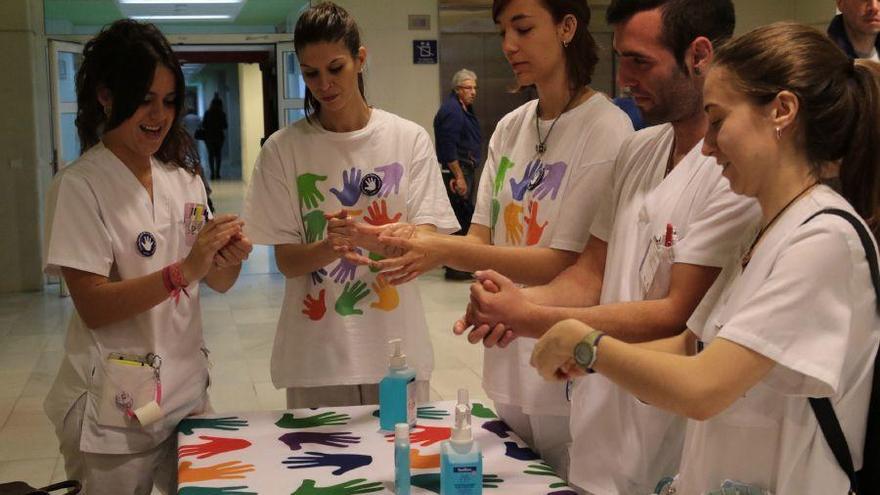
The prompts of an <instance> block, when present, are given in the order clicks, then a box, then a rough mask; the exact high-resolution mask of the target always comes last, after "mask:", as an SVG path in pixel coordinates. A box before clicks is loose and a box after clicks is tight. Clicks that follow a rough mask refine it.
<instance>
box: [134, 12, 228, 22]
mask: <svg viewBox="0 0 880 495" xmlns="http://www.w3.org/2000/svg"><path fill="white" fill-rule="evenodd" d="M131 18H132V19H135V20H138V21H216V20H228V19H231V18H232V16H230V15H225V14H224V15H133V16H131Z"/></svg>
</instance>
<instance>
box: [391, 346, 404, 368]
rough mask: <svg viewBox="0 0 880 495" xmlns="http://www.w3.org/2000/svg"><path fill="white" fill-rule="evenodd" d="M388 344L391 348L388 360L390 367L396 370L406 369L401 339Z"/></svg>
mask: <svg viewBox="0 0 880 495" xmlns="http://www.w3.org/2000/svg"><path fill="white" fill-rule="evenodd" d="M388 343H389V344H390V345H391V346H392V348H393V350H392V352H391V359H390V362H391V367H392V368H394V369H398V370H399V369H403V368H406V354H404V353H403V351H402V350H401V344H403V339H391V340H389V341H388Z"/></svg>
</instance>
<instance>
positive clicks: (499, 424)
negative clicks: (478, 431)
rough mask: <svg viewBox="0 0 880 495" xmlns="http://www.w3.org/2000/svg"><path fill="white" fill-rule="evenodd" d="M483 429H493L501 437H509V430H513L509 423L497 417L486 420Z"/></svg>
mask: <svg viewBox="0 0 880 495" xmlns="http://www.w3.org/2000/svg"><path fill="white" fill-rule="evenodd" d="M483 429H484V430H488V431H491V432H492V433H494V434H496V435H498V437H499V438H508V437H510V435H508V434H507V432H508V431H513V430H511V429H510V427H509V426H507V423H505V422H504V421H501V420H500V419H496V420H494V421H486V422H485V423H483Z"/></svg>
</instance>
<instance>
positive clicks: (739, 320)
mask: <svg viewBox="0 0 880 495" xmlns="http://www.w3.org/2000/svg"><path fill="white" fill-rule="evenodd" d="M825 208H839V209H843V210H848V211H850V212H851V213H853V214H854V215H856V216H858V214H856V213H855V212H854V211H853V209H852V207H851V206H850V205H849V204H848V203H847V202H846V200H844V199H843V198H842V197H841V196H839V195H838V194H837V193H835V192H834V191H832V190H831V189H830V188H827V187H825V186H819V187H816V188H815V189H814V190H813V191H811V192H810V193H808V194H807V195H806V196H804V197H803V198H801V199H800V200H798V201H797V202H796V203H794V204H793V205H792V206H791V207H790V208H789V209H788V211H786V212H784V213H783V214H782V216H780V217H779V219H777V221H776V224H775V225H774V226H773V227H771V229H770V230H769V231H767V233H766V234H765V235H764V238H763V239H762V240H761V241H760V243H759V244H758V245H757V247H756V249H755V251H754V253H753V255H752V257H751V260H750V262H749V264H748V266H747V267H746V269H745V271H742V272H741V274H739V272H738V273H737V276H735V277H733V278H732V279H731V281H730V283H729V284H728V285H727V286H726V288H725V290H724V292H723V295H722V297H721V302H720V303H719V304H717V305H716V306H715V309H714V310H713V311H712V313H711V315H710V316H709V319H708V321H705V322H693V323H694V325H690V324H689V327H690V328H691V329H694V333H695V334H696V335H697V336H698V337H699V338H700V339H701V340H702V341H703V342H704V343H706V344H708V345H711V343H712V341H713V340H715V339H716V338H721V339H726V340H729V341H732V342H736V343H737V344H739V345H742V346H744V347H747V348H749V349H751V350H753V351H755V352H757V353H760V354H762V355H764V356H766V357H768V358H770V359H772V360H773V361H775V362H776V363H777V365H776V366H775V367H774V368H773V369H772V370H771V371H770V373H769V374H768V375H767V376H766V377H765V378H764V379H763V380H761V381H760V382H759V383H758V384H757V385H755V386H754V387H753V388H752V389H751V390H749V391H748V392H746V394H745V395H744V396H743V397H742V398H740V399H739V400H737V401H736V402H735V403H733V404H732V405H731V406H730V407H729V408H727V409H726V410H725V411H723V412H721V413H720V414H718V415H717V416H715V417H713V418H711V419H708V420H706V421H689V422H688V426H687V435H686V440H685V447H684V453H683V461H682V466H681V475H680V479H679V486H680V488H679V493H694V494H702V493H705V492H706V491H710V490H714V489H717V488H718V487H719V486H720V485H721V483H722V482H723V481H724V480H725V479H732V480H737V481H741V482H744V483H750V484H755V485H757V486H759V487H761V488H764V489H767V490H770V491H771V492H773V493H774V494H776V495H801V494H808V493H810V494H812V493H816V494H845V493H847V490H848V488H849V480H848V479H847V477H846V475H845V474H844V472H843V470H842V469H841V468H840V466H839V465H838V463H837V461H836V460H835V459H834V455H833V454H832V452H831V449H830V447H829V446H828V442H827V441H826V440H825V438H824V436H823V435H822V432H821V430H820V429H819V425H818V423H817V421H816V416H815V414H814V413H813V410H812V409H811V408H810V404H809V402H808V400H807V398H808V397H828V398H830V399H831V403H832V404H833V405H834V409H835V411H836V414H837V417H838V419H839V420H840V424H841V427H842V428H843V432H844V435H845V436H846V440H847V443H848V444H849V446H850V453H851V454H852V458H853V463H854V464H855V468H856V470H858V469H859V468H860V467H861V465H862V446H863V445H864V442H865V425H866V417H867V411H868V401H869V398H870V393H871V381H872V376H873V369H874V356H875V354H876V352H877V346H878V342H880V317H878V314H877V306H876V297H875V292H874V286H873V284H872V282H871V276H870V272H869V269H868V262H867V259H866V256H865V251H864V249H863V248H862V244H861V242H860V241H859V237H858V234H857V233H856V230H855V229H854V228H853V227H852V225H850V224H849V223H848V222H847V221H846V220H844V219H842V218H840V217H837V216H834V215H829V214H822V215H819V216H817V217H815V218H814V219H812V220H810V221H809V222H808V223H806V224H805V225H801V224H802V223H803V222H804V220H806V219H807V218H809V217H810V216H812V215H813V213H815V212H817V211H819V210H822V209H825ZM739 252H740V253H743V252H744V249H743V250H740V251H739Z"/></svg>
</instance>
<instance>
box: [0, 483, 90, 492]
mask: <svg viewBox="0 0 880 495" xmlns="http://www.w3.org/2000/svg"><path fill="white" fill-rule="evenodd" d="M64 489H67V491H65V492H58V491H56V490H64ZM81 489H82V486H81V485H80V484H79V481H74V480H68V481H62V482H61V483H55V484H54V485H49V486H44V487H43V488H34V487H32V486H31V485H28V484H27V483H25V482H24V481H13V482H12V483H0V495H51V492H55V494H56V495H76V494H77V493H79V491H80V490H81Z"/></svg>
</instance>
